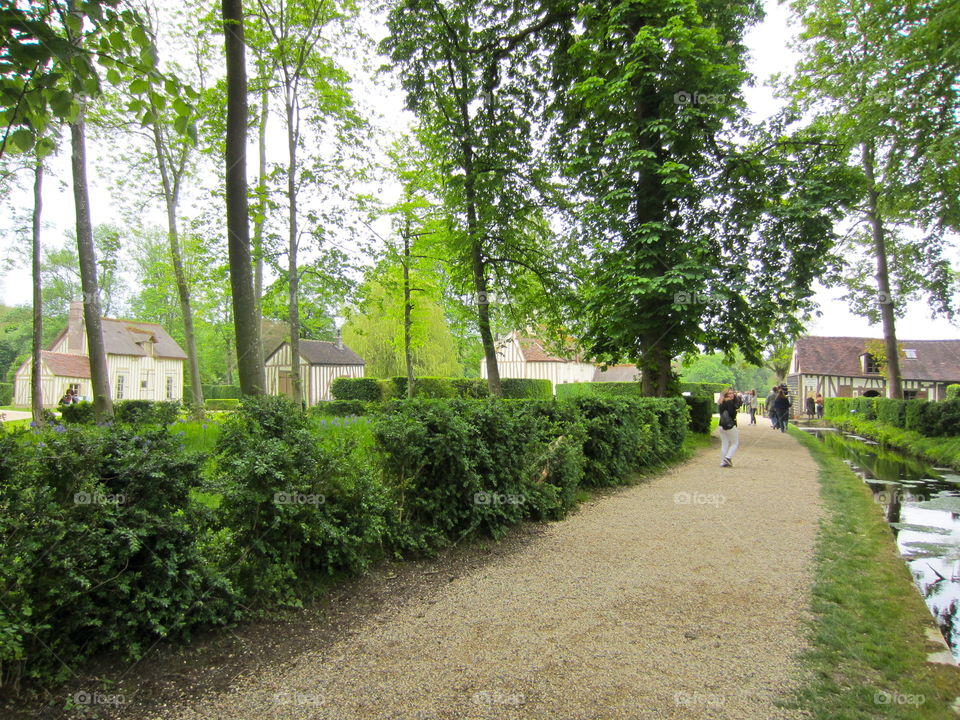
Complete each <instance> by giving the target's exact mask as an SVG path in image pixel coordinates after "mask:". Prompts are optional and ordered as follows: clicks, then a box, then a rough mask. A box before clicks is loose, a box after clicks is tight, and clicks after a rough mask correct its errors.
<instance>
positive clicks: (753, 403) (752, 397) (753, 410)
mask: <svg viewBox="0 0 960 720" xmlns="http://www.w3.org/2000/svg"><path fill="white" fill-rule="evenodd" d="M747 407H749V408H750V424H751V425H756V424H757V391H756V390H751V391H750V392H749V394H748V395H747Z"/></svg>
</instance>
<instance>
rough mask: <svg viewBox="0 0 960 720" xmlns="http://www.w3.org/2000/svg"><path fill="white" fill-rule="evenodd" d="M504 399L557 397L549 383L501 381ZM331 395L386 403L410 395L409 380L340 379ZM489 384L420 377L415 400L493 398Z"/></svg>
mask: <svg viewBox="0 0 960 720" xmlns="http://www.w3.org/2000/svg"><path fill="white" fill-rule="evenodd" d="M500 386H501V389H502V390H503V397H504V398H513V399H535V398H543V399H548V398H552V397H553V387H552V385H551V384H550V381H549V380H528V379H523V378H501V380H500ZM330 392H331V394H332V395H333V397H334V398H335V399H337V400H360V401H363V402H386V401H388V400H394V399H401V398H405V397H406V396H407V378H405V377H395V378H390V379H388V380H383V379H380V378H366V377H364V378H336V379H335V380H334V381H333V384H332V385H331V388H330ZM489 396H490V392H489V391H488V389H487V381H486V380H484V379H482V378H444V377H419V378H416V380H415V384H414V397H416V398H419V399H433V400H439V399H445V398H447V399H449V398H464V399H480V398H485V397H489Z"/></svg>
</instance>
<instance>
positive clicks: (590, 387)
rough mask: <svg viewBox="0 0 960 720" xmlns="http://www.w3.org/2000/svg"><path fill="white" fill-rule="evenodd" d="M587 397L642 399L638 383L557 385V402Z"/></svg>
mask: <svg viewBox="0 0 960 720" xmlns="http://www.w3.org/2000/svg"><path fill="white" fill-rule="evenodd" d="M587 395H601V396H604V397H642V396H643V393H642V392H641V385H640V383H638V382H580V383H560V384H559V385H557V400H568V399H570V398H575V397H585V396H587Z"/></svg>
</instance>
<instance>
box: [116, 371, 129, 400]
mask: <svg viewBox="0 0 960 720" xmlns="http://www.w3.org/2000/svg"><path fill="white" fill-rule="evenodd" d="M126 384H127V378H126V376H125V375H117V396H116V398H115V399H116V400H123V394H124V388H125V387H126Z"/></svg>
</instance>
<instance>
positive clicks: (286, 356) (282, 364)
mask: <svg viewBox="0 0 960 720" xmlns="http://www.w3.org/2000/svg"><path fill="white" fill-rule="evenodd" d="M364 365H365V363H364V361H363V358H361V357H360V356H359V355H357V354H356V353H355V352H354V351H353V350H351V349H350V348H348V347H347V346H346V345H344V344H343V341H342V340H340V339H339V337H338V339H337V342H323V341H321V340H301V341H300V382H301V383H302V394H303V399H304V401H305V402H306V403H307V405H308V406H309V405H316V404H317V403H319V402H323V401H325V400H332V399H333V396H332V395H331V394H330V385H331V384H332V383H333V381H334V379H336V378H338V377H363V368H364ZM264 366H265V371H266V383H267V393H269V394H271V395H286V396H288V397H293V381H292V379H291V376H290V374H291V370H290V368H291V363H290V343H289V342H287V341H286V340H284V341H283V342H282V343H280V345H279V346H277V348H276V349H275V350H274V351H273V352H271V353H269V354H268V355H267V359H266V362H265V363H264Z"/></svg>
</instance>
